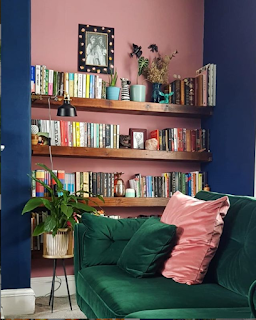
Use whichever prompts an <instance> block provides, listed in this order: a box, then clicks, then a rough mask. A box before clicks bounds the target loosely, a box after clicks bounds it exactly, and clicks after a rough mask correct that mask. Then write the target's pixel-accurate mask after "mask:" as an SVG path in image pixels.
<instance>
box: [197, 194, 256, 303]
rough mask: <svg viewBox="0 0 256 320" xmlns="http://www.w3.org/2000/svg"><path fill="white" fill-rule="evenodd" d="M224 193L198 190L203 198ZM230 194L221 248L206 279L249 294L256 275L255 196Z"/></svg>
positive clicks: (211, 198) (211, 197)
mask: <svg viewBox="0 0 256 320" xmlns="http://www.w3.org/2000/svg"><path fill="white" fill-rule="evenodd" d="M223 196H224V194H220V193H214V192H206V191H200V192H198V193H197V194H196V198H198V199H202V200H215V199H218V198H220V197H223ZM227 196H228V197H229V201H230V208H229V210H228V213H227V215H226V217H225V219H224V229H223V234H222V236H221V239H220V244H219V248H218V250H217V252H216V254H215V257H214V258H213V260H212V262H211V264H210V266H209V270H208V273H207V277H206V279H205V280H206V281H214V282H217V283H219V284H220V285H221V286H223V287H225V288H227V289H229V290H232V291H233V292H236V293H239V294H242V295H243V296H246V295H248V290H249V287H250V285H251V284H252V282H253V281H254V280H255V279H256V199H255V198H251V197H242V196H233V195H227ZM255 301H256V298H255Z"/></svg>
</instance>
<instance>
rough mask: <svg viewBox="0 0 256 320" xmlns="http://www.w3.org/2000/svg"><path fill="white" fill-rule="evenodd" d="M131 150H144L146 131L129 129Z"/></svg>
mask: <svg viewBox="0 0 256 320" xmlns="http://www.w3.org/2000/svg"><path fill="white" fill-rule="evenodd" d="M129 133H130V136H131V147H132V149H145V140H146V138H147V129H136V128H130V130H129Z"/></svg>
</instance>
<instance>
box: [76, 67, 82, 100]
mask: <svg viewBox="0 0 256 320" xmlns="http://www.w3.org/2000/svg"><path fill="white" fill-rule="evenodd" d="M77 96H78V98H82V97H83V75H82V74H81V73H79V74H78V94H77Z"/></svg>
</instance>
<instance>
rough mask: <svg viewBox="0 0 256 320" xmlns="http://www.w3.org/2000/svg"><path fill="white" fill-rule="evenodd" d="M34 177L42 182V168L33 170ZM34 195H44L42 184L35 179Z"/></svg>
mask: <svg viewBox="0 0 256 320" xmlns="http://www.w3.org/2000/svg"><path fill="white" fill-rule="evenodd" d="M35 176H36V179H38V180H41V181H43V182H44V170H36V172H35ZM36 196H37V197H44V186H42V185H41V184H40V183H39V182H37V181H36Z"/></svg>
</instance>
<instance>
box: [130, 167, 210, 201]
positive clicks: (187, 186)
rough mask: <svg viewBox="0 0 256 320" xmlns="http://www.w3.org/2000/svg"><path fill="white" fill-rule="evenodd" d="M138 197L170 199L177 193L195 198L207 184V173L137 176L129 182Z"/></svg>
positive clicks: (170, 173)
mask: <svg viewBox="0 0 256 320" xmlns="http://www.w3.org/2000/svg"><path fill="white" fill-rule="evenodd" d="M129 184H130V188H133V189H134V190H135V195H136V197H149V198H151V197H152V198H154V197H155V198H168V197H171V196H172V195H173V194H174V193H175V192H176V191H180V192H182V193H184V194H186V195H188V196H192V197H194V196H195V195H196V193H197V192H199V191H201V190H203V189H204V187H205V185H206V184H207V174H206V172H199V171H194V172H188V173H183V172H167V173H162V175H161V176H141V174H139V173H138V174H136V175H135V178H134V179H130V180H129Z"/></svg>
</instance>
